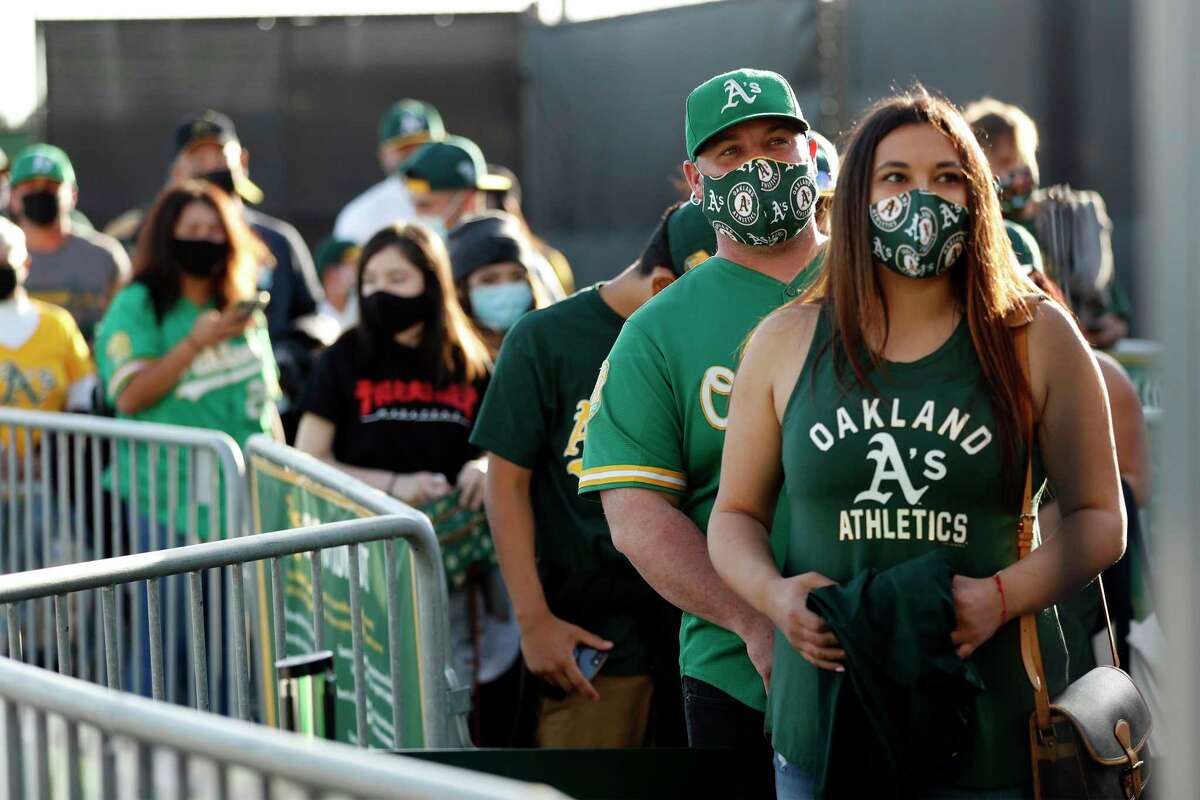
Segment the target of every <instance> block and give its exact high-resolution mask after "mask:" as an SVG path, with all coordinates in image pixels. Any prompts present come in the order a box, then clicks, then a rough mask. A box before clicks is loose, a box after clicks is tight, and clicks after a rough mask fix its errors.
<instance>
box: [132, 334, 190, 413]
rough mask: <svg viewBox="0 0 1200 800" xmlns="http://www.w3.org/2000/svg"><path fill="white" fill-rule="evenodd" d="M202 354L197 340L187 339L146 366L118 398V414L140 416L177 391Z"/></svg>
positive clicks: (135, 374)
mask: <svg viewBox="0 0 1200 800" xmlns="http://www.w3.org/2000/svg"><path fill="white" fill-rule="evenodd" d="M199 352H200V348H199V347H198V346H197V344H196V342H195V340H194V339H192V338H191V337H190V336H185V337H184V338H183V339H180V340H179V342H178V343H176V345H175V346H174V347H172V348H171V349H170V350H168V351H167V353H166V355H164V356H162V357H161V358H158V359H155V360H154V361H152V362H151V363H149V364H147V365H146V366H144V367H142V368H141V369H140V370H138V371H137V372H136V373H134V375H133V377H132V378H130V379H129V383H128V384H127V385H126V386H125V388H124V389H122V390H121V393H120V394H119V395H118V396H117V398H116V403H117V411H119V412H120V413H122V414H136V413H137V412H139V411H142V410H144V409H147V408H149V407H150V406H152V405H154V404H155V403H157V402H158V401H159V400H161V399H163V397H165V396H166V394H167V392H169V391H171V390H172V389H173V388H175V384H177V383H179V379H180V378H182V377H183V374H184V373H185V372H187V369H188V367H189V366H191V364H192V359H194V358H195V357H196V354H197V353H199Z"/></svg>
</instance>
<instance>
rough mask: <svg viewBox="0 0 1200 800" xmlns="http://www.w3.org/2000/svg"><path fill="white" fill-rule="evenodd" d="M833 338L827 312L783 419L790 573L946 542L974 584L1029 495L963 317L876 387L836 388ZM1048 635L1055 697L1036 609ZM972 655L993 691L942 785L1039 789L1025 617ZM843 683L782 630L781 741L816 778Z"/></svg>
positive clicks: (1004, 558) (774, 732)
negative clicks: (1017, 475)
mask: <svg viewBox="0 0 1200 800" xmlns="http://www.w3.org/2000/svg"><path fill="white" fill-rule="evenodd" d="M830 334H831V325H830V319H829V313H828V310H827V309H826V310H823V311H822V313H821V315H820V319H819V322H818V324H817V328H816V332H815V334H814V337H813V342H812V346H811V348H810V349H809V353H808V357H807V359H806V361H805V364H804V367H803V369H802V370H801V373H800V376H799V378H798V379H797V382H796V386H795V388H794V390H793V392H792V396H791V398H790V400H789V401H788V406H787V409H786V411H785V413H784V417H783V424H782V461H783V470H784V475H785V483H784V491H785V492H786V494H787V499H788V501H789V503H790V507H791V523H792V524H791V535H790V538H789V541H788V544H787V549H786V553H785V557H784V565H783V574H784V575H785V576H792V575H798V574H801V573H804V572H809V571H814V572H818V573H820V574H822V575H826V576H828V577H829V578H831V579H832V580H834V581H837V582H839V583H844V582H846V581H848V580H850V579H851V578H852V577H853V576H854V575H856V574H858V573H859V572H862V571H863V570H865V569H868V568H875V569H887V568H889V567H892V566H895V565H897V564H900V563H901V562H904V561H907V560H908V559H911V558H915V557H917V556H919V555H922V554H924V553H927V552H929V551H930V550H931V549H933V548H947V549H949V550H950V551H951V553H953V558H954V568H955V571H956V573H958V574H962V575H967V576H969V577H974V578H983V577H987V576H989V575H992V574H993V573H995V572H996V571H998V570H1000V569H1003V568H1004V567H1006V566H1008V565H1009V564H1011V563H1013V562H1014V561H1015V560H1016V559H1017V546H1016V525H1017V519H1018V517H1019V515H1020V508H1019V504H1020V501H1019V498H1018V499H1016V500H1013V499H1011V497H1010V493H1007V492H1005V491H1004V489H1003V485H1004V479H1003V474H1002V473H1003V460H1004V456H1003V445H1002V444H1001V442H999V441H997V432H996V426H995V419H994V416H993V414H992V407H991V403H990V401H989V397H988V393H987V390H986V386H985V384H984V382H983V376H982V372H981V370H980V366H979V361H978V359H977V357H976V354H975V348H974V346H973V344H972V341H971V334H970V328H969V327H968V325H967V323H966V321H965V320H964V321H963V322H962V323H961V324H960V325H959V326H958V328H957V330H955V332H954V333H953V334H952V335H951V336H950V338H949V339H948V340H947V341H946V342H945V343H944V344H943V345H942V346H941V347H939V348H938V349H937V350H936V351H934V352H933V353H930V354H929V355H928V356H925V357H924V358H922V359H920V360H918V361H914V362H910V363H903V364H901V363H890V362H885V363H884V364H883V365H881V366H880V367H879V368H876V369H875V370H873V371H871V372H869V374H868V377H869V379H870V382H871V384H872V385H873V386H874V387H875V390H876V393H871V392H870V391H868V390H864V389H862V388H860V387H858V386H853V388H848V387H850V386H851V383H852V381H851V380H850V378H847V377H846V376H843V377H842V380H841V382H840V383H839V380H838V376H836V375H835V374H834V372H835V370H834V364H833V356H832V352H831V350H830V348H829V344H830ZM868 363H869V362H868ZM850 377H852V376H850ZM1039 633H1040V637H1041V646H1042V653H1043V658H1044V661H1045V666H1046V670H1047V676H1048V678H1047V680H1048V683H1049V684H1050V688H1051V692H1052V693H1054V692H1057V691H1060V690H1061V689H1062V688H1063V687H1064V686H1065V678H1066V670H1065V649H1064V647H1063V644H1062V633H1061V630H1060V629H1059V625H1058V622H1057V618H1056V616H1055V614H1054V612H1053V611H1052V610H1051V611H1047V612H1044V613H1043V614H1042V615H1040V617H1039ZM972 660H973V661H974V662H975V664H976V666H977V667H978V669H979V672H980V674H981V676H982V677H983V679H984V681H985V683H986V686H987V691H986V692H985V693H984V694H982V695H981V696H980V698H979V700H978V701H977V703H976V718H975V722H974V725H973V730H972V735H971V741H970V742H969V744H968V746H967V747H965V748H964V750H963V752H962V755H961V757H960V759H959V761H958V762H957V764H956V766H955V767H954V768H953V773H952V774H950V775H948V776H944V777H943V778H942V779H943V780H949V781H950V782H952V783H953V784H955V785H957V786H959V787H962V788H972V789H989V788H1003V787H1009V786H1017V785H1021V784H1026V783H1029V782H1030V761H1029V742H1028V736H1029V734H1028V719H1029V714H1030V712H1031V711H1032V710H1033V692H1032V690H1031V689H1030V686H1029V682H1028V680H1027V679H1026V677H1025V672H1024V669H1023V667H1022V664H1021V653H1020V636H1019V630H1018V625H1017V622H1016V621H1015V620H1014V621H1010V622H1009V623H1007V624H1005V625H1004V626H1003V627H1002V628H1001V629H1000V630H999V631H997V633H996V635H995V636H994V637H993V638H992V639H991V640H990V641H988V642H986V643H985V644H984V645H983V646H982V647H980V648H979V650H977V651H976V653H975V654H974V655H973V656H972ZM834 679H835V678H834V673H831V672H824V671H819V670H817V668H816V667H813V666H812V665H810V664H809V663H808V662H807V661H805V660H804V659H803V657H801V656H800V654H799V653H798V652H797V651H796V650H794V649H793V648H792V647H791V645H790V644H788V642H787V639H786V638H784V636H783V635H782V634H780V633H778V632H777V633H776V636H775V666H774V670H773V672H772V676H771V687H770V692H769V698H768V716H769V721H768V725H769V728H770V731H771V736H772V744H773V745H774V747H775V750H776V751H778V752H779V753H781V754H782V755H783V756H784V757H785V758H786V759H787V760H788V761H789V762H791V763H793V764H795V765H797V766H798V767H800V768H801V769H803V770H805V771H807V772H809V773H810V774H815V772H816V771H817V769H818V768H819V766H820V765H818V764H814V763H811V762H812V761H813V760H814V758H815V756H814V755H813V753H814V751H815V750H816V741H817V739H816V737H817V736H819V735H821V734H820V732H821V729H822V728H821V726H820V724H819V719H818V717H819V714H820V713H828V712H827V711H822V710H827V709H829V708H831V706H832V704H831V702H830V690H831V689H832V687H833V680H834ZM864 758H866V759H867V761H868V762H869V756H868V755H866V754H865V753H864Z"/></svg>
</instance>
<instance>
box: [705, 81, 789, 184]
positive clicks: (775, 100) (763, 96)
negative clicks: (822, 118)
mask: <svg viewBox="0 0 1200 800" xmlns="http://www.w3.org/2000/svg"><path fill="white" fill-rule="evenodd" d="M762 117H781V118H783V119H789V120H792V121H793V122H795V123H796V124H798V125H799V126H800V129H801V130H804V131H807V130H808V128H809V125H808V121H807V120H805V119H804V115H803V114H802V113H801V112H800V103H799V102H797V101H796V93H795V92H793V91H792V87H791V84H789V83H788V82H787V80H786V79H785V78H784V77H783V76H782V75H780V74H779V73H777V72H769V71H767V70H761V69H735V70H733V71H732V72H723V73H721V74H720V75H716V76H714V77H712V78H709V79H708V80H706V81H705V82H704V83H702V84H700V85H699V86H697V87H696V88H695V89H693V90H692V93H691V94H689V95H688V98H687V104H686V107H685V112H684V138H685V140H686V142H687V154H688V158H690V159H692V160H693V161H694V160H695V159H696V153H697V152H698V151H699V150H700V148H701V147H702V146H703V145H704V143H705V142H706V141H708V140H709V139H711V138H712V137H713V136H714V135H716V134H718V133H720V132H721V131H723V130H725V129H726V128H729V127H731V126H733V125H737V124H738V123H739V122H745V121H746V120H748V119H760V118H762Z"/></svg>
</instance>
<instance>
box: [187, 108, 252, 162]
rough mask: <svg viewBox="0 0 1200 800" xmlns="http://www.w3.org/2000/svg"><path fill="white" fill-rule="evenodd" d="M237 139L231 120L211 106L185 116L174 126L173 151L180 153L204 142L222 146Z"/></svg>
mask: <svg viewBox="0 0 1200 800" xmlns="http://www.w3.org/2000/svg"><path fill="white" fill-rule="evenodd" d="M237 140H238V135H237V129H236V128H235V127H233V120H231V119H230V118H229V117H227V116H225V115H224V114H222V113H221V112H220V111H213V110H212V109H211V108H210V109H207V110H205V111H201V112H200V113H199V114H193V115H191V116H188V117H185V118H184V119H183V120H181V121H180V123H179V125H178V126H177V127H176V128H175V152H176V153H177V154H178V153H182V152H183V151H184V150H188V149H190V148H192V147H195V146H196V145H198V144H202V143H205V142H215V143H216V144H219V145H222V146H224V145H225V144H227V143H229V142H236V141H237Z"/></svg>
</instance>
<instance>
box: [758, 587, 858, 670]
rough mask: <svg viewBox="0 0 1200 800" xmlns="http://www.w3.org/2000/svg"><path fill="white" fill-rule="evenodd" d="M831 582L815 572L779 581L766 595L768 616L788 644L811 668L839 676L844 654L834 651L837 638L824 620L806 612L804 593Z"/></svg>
mask: <svg viewBox="0 0 1200 800" xmlns="http://www.w3.org/2000/svg"><path fill="white" fill-rule="evenodd" d="M832 585H834V582H833V581H831V580H830V579H829V578H826V577H825V576H824V575H820V574H818V573H816V572H806V573H804V574H803V575H796V576H795V577H792V578H780V579H779V585H778V587H777V588H775V589H773V590H772V591H771V592H770V594H769V595H768V596H769V597H770V609H769V611H770V616H771V619H772V621H774V623H775V624H776V625H777V626H778V627H779V630H781V631H783V634H784V636H786V637H787V640H788V643H790V644H791V645H792V647H794V648H795V649H796V650H797V651H798V652H799V653H800V655H802V656H803V657H804V660H805V661H807V662H808V663H810V664H812V665H813V666H814V667H820V668H821V669H828V670H832V671H834V672H843V671H845V667H844V666H842V665H841V664H840V663H839V662H840V661H841V660H842V659H844V658H845V657H846V652H845V651H844V650H841V649H840V648H839V647H838V641H837V637H836V636H834V635H833V632H832V631H830V629H829V626H828V625H827V624H826V623H825V620H823V619H821V618H820V617H819V616H817V615H816V614H814V613H813V612H811V611H809V610H808V593H809V592H811V591H812V590H813V589H819V588H821V587H822V586H832Z"/></svg>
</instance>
